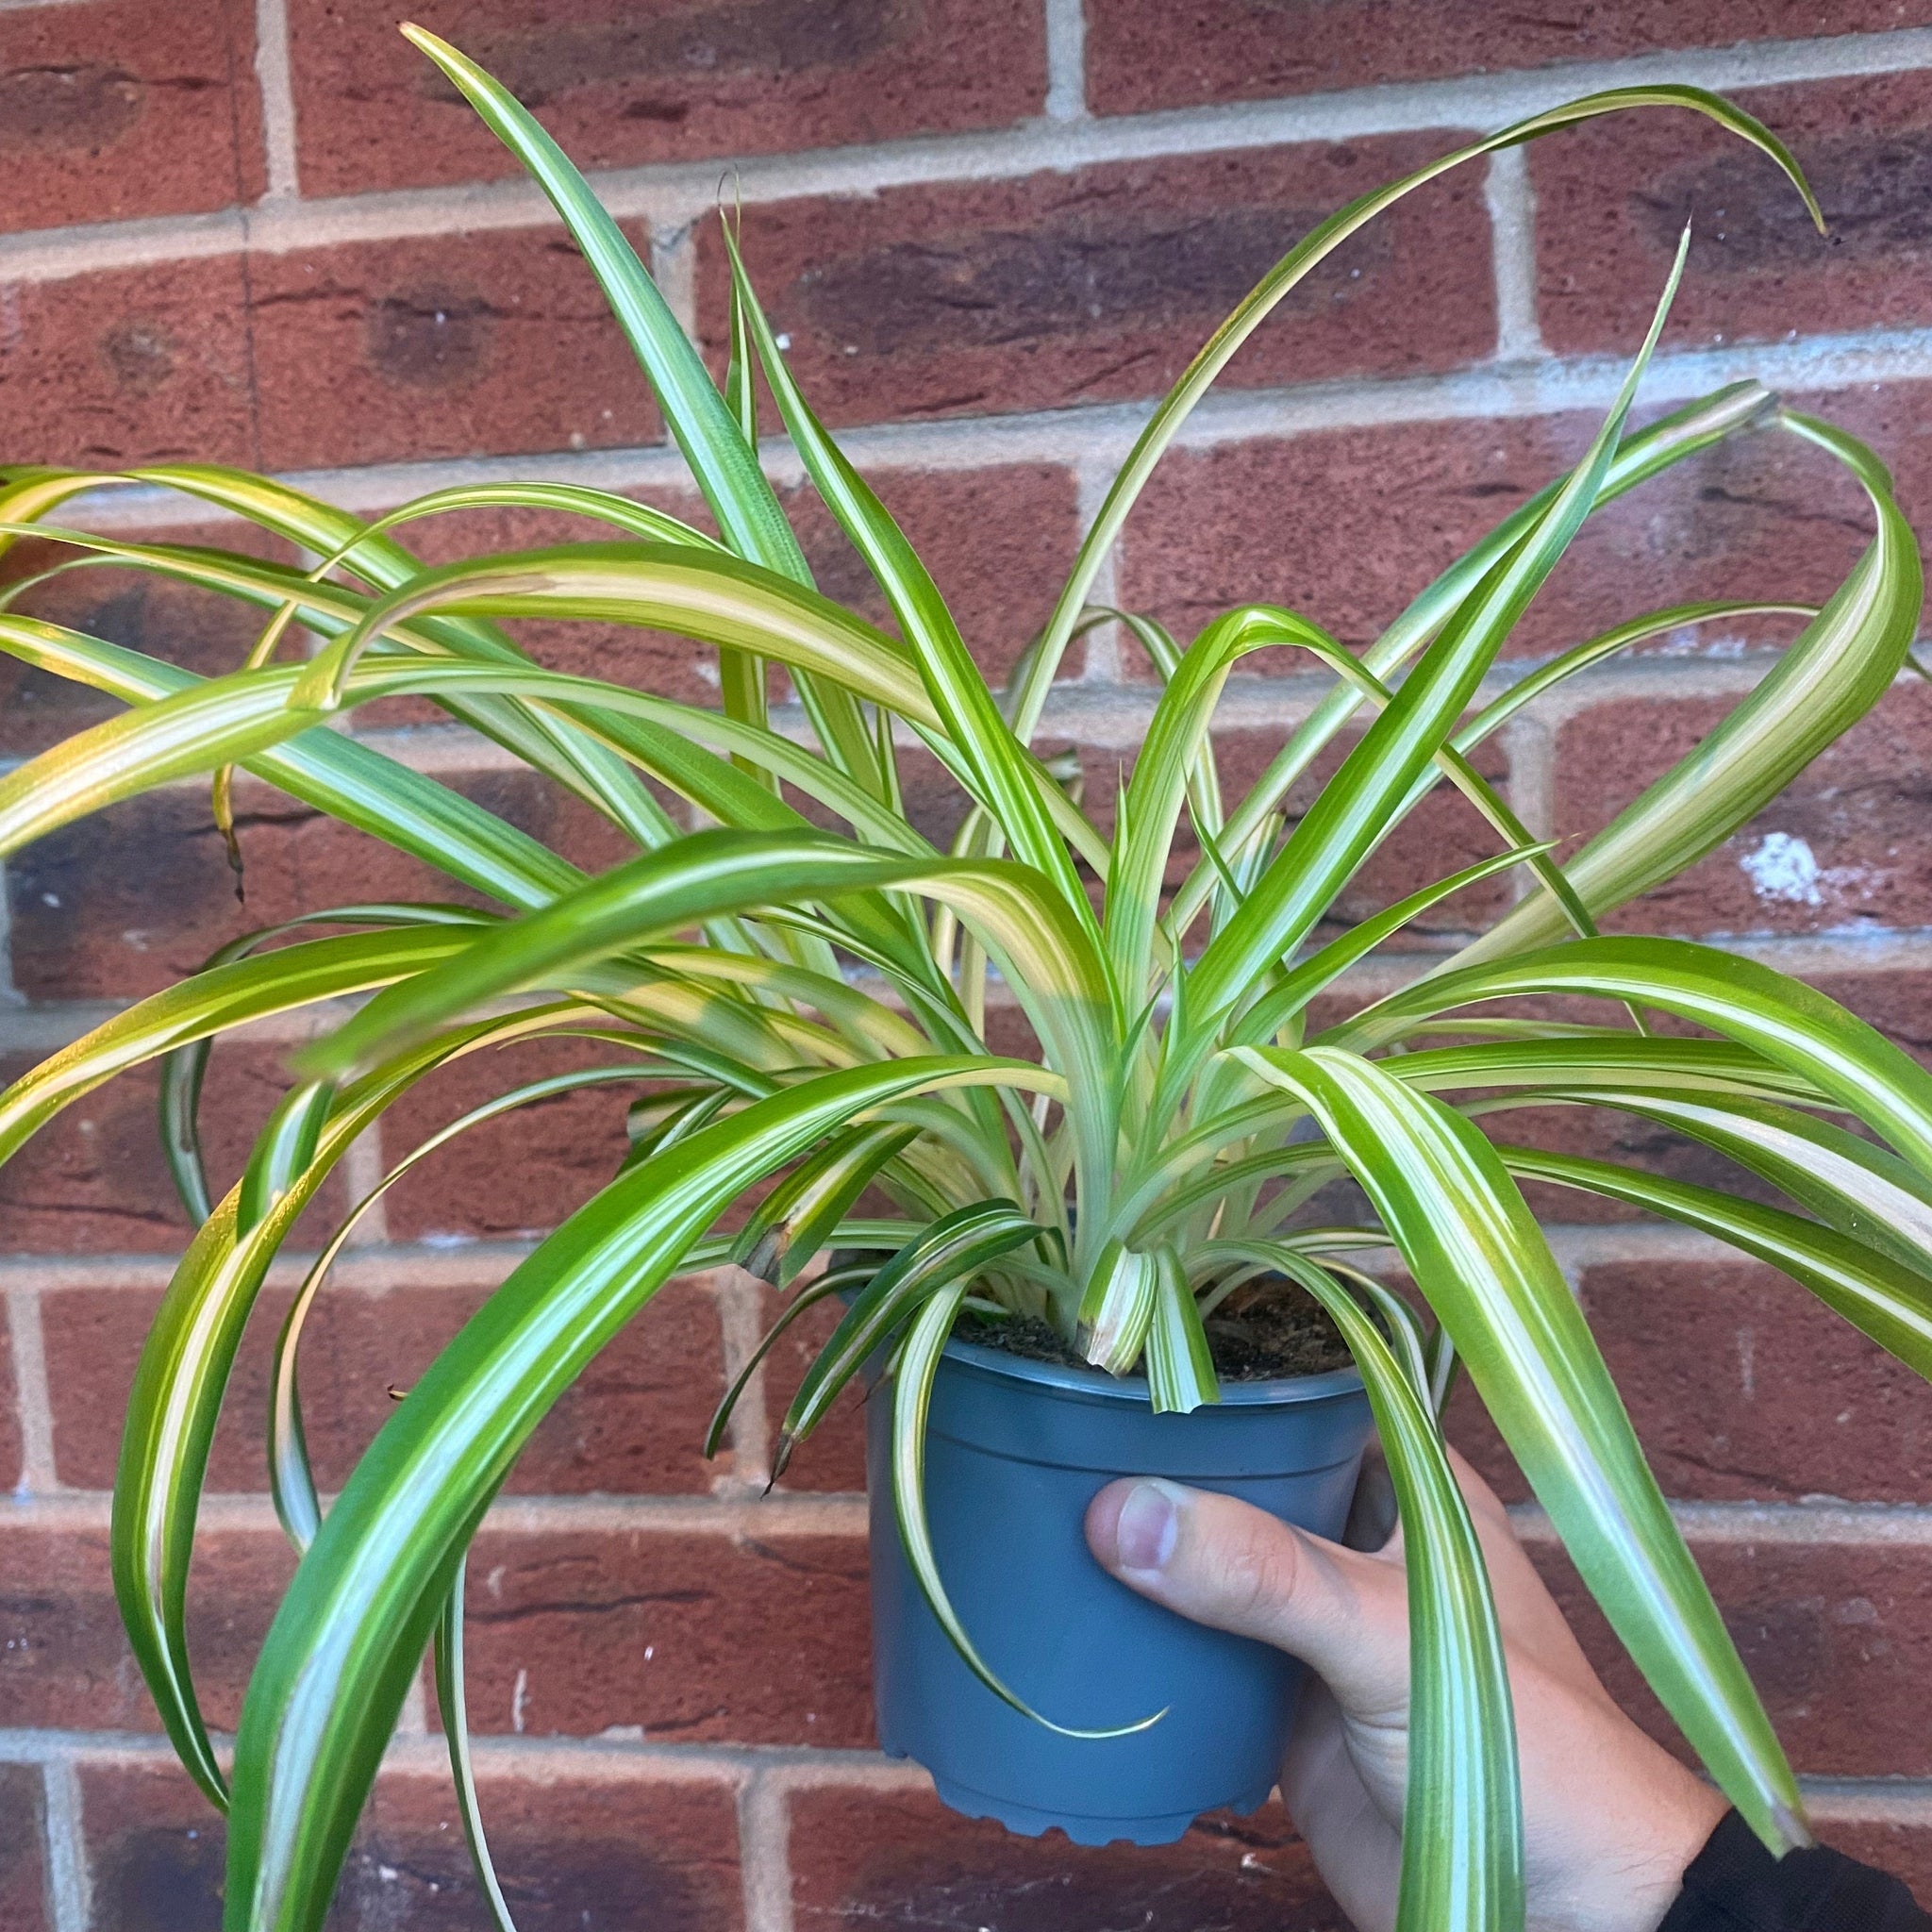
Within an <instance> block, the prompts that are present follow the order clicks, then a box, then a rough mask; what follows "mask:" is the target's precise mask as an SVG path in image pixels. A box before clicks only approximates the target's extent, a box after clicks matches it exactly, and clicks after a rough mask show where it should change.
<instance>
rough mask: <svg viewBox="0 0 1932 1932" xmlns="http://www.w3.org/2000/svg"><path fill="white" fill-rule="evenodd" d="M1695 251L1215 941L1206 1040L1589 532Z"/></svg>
mask: <svg viewBox="0 0 1932 1932" xmlns="http://www.w3.org/2000/svg"><path fill="white" fill-rule="evenodd" d="M1689 243H1690V232H1689V230H1688V229H1687V230H1686V231H1685V234H1684V238H1683V240H1682V241H1681V242H1679V244H1678V249H1677V258H1676V260H1675V262H1674V263H1673V265H1672V269H1671V275H1670V279H1669V282H1668V283H1667V285H1666V286H1665V289H1664V292H1663V295H1662V298H1661V299H1660V301H1659V302H1658V304H1657V312H1656V314H1655V316H1654V317H1653V318H1652V322H1651V326H1650V333H1649V334H1648V335H1647V336H1646V337H1645V339H1644V342H1643V346H1642V348H1641V350H1640V352H1639V354H1638V357H1637V359H1636V361H1635V363H1634V364H1633V365H1632V367H1631V370H1630V373H1629V375H1627V376H1626V377H1625V378H1624V386H1623V388H1622V389H1621V390H1620V391H1618V393H1617V397H1616V400H1615V402H1614V403H1613V404H1612V405H1611V407H1610V410H1609V413H1608V415H1607V416H1606V418H1605V419H1604V422H1603V425H1602V426H1601V427H1600V428H1599V430H1598V431H1597V435H1596V439H1595V441H1593V442H1592V443H1591V449H1590V453H1589V455H1588V456H1587V457H1586V458H1584V460H1583V461H1582V462H1581V463H1580V464H1578V465H1577V467H1576V469H1575V471H1574V473H1573V474H1572V475H1571V476H1570V477H1569V479H1568V480H1567V481H1566V482H1565V483H1564V485H1563V486H1562V488H1561V489H1559V490H1558V491H1557V494H1556V495H1555V496H1554V497H1553V498H1552V499H1551V502H1550V507H1549V508H1548V509H1547V510H1546V511H1545V512H1544V513H1543V514H1542V516H1541V517H1540V518H1539V519H1538V520H1537V522H1536V523H1535V524H1534V525H1531V526H1530V528H1529V530H1528V531H1526V532H1525V534H1524V538H1523V541H1522V542H1521V544H1520V545H1519V546H1518V547H1517V548H1516V549H1515V550H1514V551H1512V552H1509V553H1507V554H1506V555H1505V556H1504V557H1502V558H1499V559H1498V560H1497V562H1496V564H1495V565H1494V567H1493V568H1492V569H1491V572H1490V574H1489V575H1487V576H1486V577H1485V578H1484V580H1483V582H1482V584H1481V585H1480V586H1479V587H1478V589H1477V591H1475V592H1474V593H1473V594H1472V596H1471V598H1470V599H1469V601H1468V602H1467V603H1466V604H1464V605H1463V606H1462V607H1461V608H1459V609H1458V610H1457V614H1456V616H1455V617H1454V618H1452V619H1451V621H1450V623H1449V624H1448V625H1447V626H1446V627H1445V628H1444V630H1443V632H1442V634H1441V636H1440V637H1439V638H1438V639H1437V640H1436V641H1435V642H1434V643H1433V644H1432V645H1431V646H1430V647H1429V648H1428V649H1427V650H1426V651H1425V652H1424V654H1423V657H1422V659H1421V661H1420V662H1419V663H1418V664H1417V665H1416V667H1415V669H1414V670H1413V671H1412V672H1411V673H1410V674H1409V675H1408V677H1407V679H1406V680H1405V681H1404V682H1403V685H1402V687H1401V689H1400V691H1397V693H1396V695H1395V697H1394V698H1393V699H1392V701H1391V703H1390V704H1389V705H1388V706H1387V707H1386V708H1384V709H1383V710H1382V711H1381V713H1380V714H1379V715H1378V716H1377V717H1376V719H1375V721H1374V724H1371V725H1370V726H1369V728H1368V730H1367V731H1366V732H1365V733H1364V734H1363V735H1362V738H1361V740H1360V741H1359V742H1358V743H1357V745H1356V746H1355V748H1354V749H1353V750H1352V751H1351V752H1350V753H1349V755H1348V757H1347V758H1345V759H1344V760H1343V761H1342V766H1341V770H1340V771H1339V772H1338V773H1337V774H1335V776H1334V778H1333V779H1331V780H1330V782H1329V783H1328V784H1326V785H1324V787H1323V788H1322V792H1321V795H1320V796H1319V797H1318V798H1317V799H1316V801H1315V803H1314V804H1313V805H1312V806H1311V807H1310V808H1309V809H1308V811H1307V814H1306V816H1305V817H1304V818H1303V819H1302V820H1301V822H1300V823H1299V824H1297V825H1296V827H1295V829H1294V831H1293V832H1292V834H1291V836H1290V838H1289V840H1288V842H1287V844H1286V845H1285V846H1284V847H1283V848H1282V851H1281V853H1280V856H1279V857H1278V858H1276V859H1275V860H1274V863H1273V865H1271V866H1270V867H1269V869H1268V871H1267V872H1266V873H1265V874H1263V875H1262V878H1261V880H1260V882H1259V884H1257V887H1256V888H1255V890H1254V891H1253V892H1251V893H1250V894H1249V895H1248V899H1247V901H1246V903H1245V904H1244V905H1243V906H1242V907H1241V909H1240V910H1239V911H1238V912H1237V913H1236V914H1235V915H1234V917H1233V918H1232V919H1231V920H1229V921H1228V923H1227V924H1226V926H1225V927H1224V929H1223V930H1222V931H1221V933H1219V934H1218V935H1217V936H1216V937H1215V938H1214V939H1213V940H1212V941H1209V943H1208V950H1207V951H1206V952H1205V953H1204V954H1203V955H1202V956H1201V961H1200V964H1199V965H1198V966H1197V967H1196V968H1195V969H1194V973H1193V974H1192V978H1191V986H1190V989H1189V995H1190V1000H1191V1004H1192V1007H1193V1014H1192V1019H1191V1034H1192V1038H1193V1039H1194V1040H1195V1041H1197V1042H1198V1041H1205V1040H1206V1038H1207V1036H1208V1033H1209V1031H1210V1030H1211V1029H1212V1028H1213V1027H1214V1026H1216V1025H1218V1024H1220V1022H1221V1020H1222V1018H1223V1016H1224V1015H1225V1014H1226V1013H1227V1012H1228V1010H1229V1009H1230V1008H1232V1007H1233V1006H1234V1004H1235V1002H1236V1001H1237V999H1238V998H1240V996H1241V994H1242V992H1243V991H1245V990H1246V989H1247V988H1249V987H1250V986H1252V985H1253V984H1254V983H1255V979H1256V976H1257V974H1259V973H1261V972H1262V971H1263V970H1264V969H1265V968H1266V967H1268V966H1269V965H1270V964H1271V963H1272V962H1273V961H1274V960H1275V959H1276V958H1280V957H1281V956H1282V954H1284V953H1287V952H1291V951H1292V950H1293V949H1294V948H1295V947H1296V946H1298V945H1299V944H1300V943H1301V941H1302V940H1303V939H1304V938H1305V937H1306V936H1307V933H1308V932H1309V931H1310V930H1311V929H1312V928H1313V926H1314V924H1315V923H1316V921H1317V920H1318V919H1320V917H1321V916H1322V914H1323V913H1324V912H1325V911H1326V910H1327V908H1328V907H1329V905H1330V904H1331V903H1332V901H1333V899H1334V897H1335V894H1336V892H1337V891H1340V889H1341V886H1342V885H1343V884H1344V883H1345V882H1346V880H1347V879H1348V878H1349V877H1350V876H1351V875H1352V874H1354V872H1355V870H1356V868H1357V866H1359V865H1360V863H1361V862H1362V860H1363V859H1364V858H1367V857H1368V855H1369V854H1370V853H1371V852H1372V851H1373V850H1374V847H1375V845H1376V843H1377V842H1378V841H1380V840H1381V839H1382V838H1384V837H1385V836H1386V835H1387V833H1388V831H1389V829H1390V827H1391V824H1392V823H1393V818H1392V813H1393V809H1394V808H1396V807H1397V806H1398V805H1399V804H1400V802H1401V800H1402V799H1403V797H1404V796H1405V794H1407V792H1408V791H1409V789H1410V787H1411V786H1412V785H1413V784H1414V783H1415V781H1416V779H1417V778H1418V777H1419V776H1420V775H1421V774H1422V773H1423V772H1424V770H1425V769H1426V768H1427V766H1428V765H1429V764H1430V762H1431V761H1432V760H1433V759H1434V758H1435V756H1436V754H1437V753H1438V752H1439V751H1440V750H1441V748H1442V747H1443V745H1444V744H1446V743H1447V741H1448V740H1449V738H1450V735H1451V733H1452V732H1453V731H1454V729H1455V727H1456V724H1457V720H1458V719H1459V718H1460V717H1461V715H1462V713H1463V712H1464V711H1465V710H1466V709H1467V708H1468V706H1469V704H1470V702H1471V700H1472V699H1473V698H1474V696H1475V693H1476V691H1477V688H1478V687H1479V686H1480V684H1481V682H1482V679H1483V676H1484V675H1485V674H1486V673H1487V672H1488V670H1489V667H1490V665H1491V663H1492V662H1493V661H1494V659H1495V656H1496V653H1497V652H1498V651H1499V650H1500V649H1501V648H1502V644H1503V641H1504V639H1505V638H1506V637H1507V635H1508V633H1509V630H1510V628H1511V626H1512V625H1514V624H1515V622H1516V620H1517V619H1518V618H1519V617H1520V616H1521V615H1522V613H1523V612H1524V609H1526V608H1528V605H1529V602H1530V599H1531V598H1532V597H1533V596H1534V595H1535V594H1536V591H1537V590H1538V589H1539V588H1540V587H1541V584H1542V583H1543V581H1544V579H1545V578H1547V577H1548V575H1549V574H1550V572H1551V571H1553V570H1554V569H1555V568H1556V566H1557V562H1558V561H1559V560H1560V558H1562V556H1563V553H1564V552H1565V550H1567V549H1568V547H1569V545H1570V541H1571V539H1572V538H1574V536H1575V534H1576V532H1577V530H1578V529H1580V528H1581V527H1582V524H1583V520H1584V518H1585V517H1586V516H1587V515H1588V514H1589V511H1590V508H1591V505H1592V504H1593V503H1594V502H1595V501H1596V496H1597V492H1598V491H1599V489H1600V488H1601V487H1602V484H1603V480H1604V477H1605V475H1606V474H1607V471H1608V469H1609V466H1610V461H1611V458H1613V457H1614V456H1615V454H1616V448H1617V441H1618V439H1619V437H1620V436H1621V435H1622V433H1623V427H1624V419H1625V418H1626V417H1627V416H1628V414H1629V411H1630V406H1631V404H1632V403H1633V402H1634V401H1635V400H1636V396H1637V386H1638V383H1639V380H1640V379H1641V376H1642V374H1643V371H1644V369H1645V367H1646V366H1647V364H1648V362H1649V359H1650V356H1651V353H1652V352H1653V350H1654V349H1655V348H1656V346H1657V338H1658V336H1659V335H1660V334H1661V332H1662V329H1663V325H1664V317H1665V315H1666V314H1667V313H1668V311H1669V308H1670V303H1671V298H1672V296H1673V295H1674V293H1675V292H1676V287H1677V282H1678V278H1679V277H1680V276H1681V275H1682V274H1683V268H1684V255H1685V250H1686V248H1687V247H1688V246H1689ZM1200 1050H1201V1048H1200V1047H1199V1046H1197V1047H1196V1051H1200Z"/></svg>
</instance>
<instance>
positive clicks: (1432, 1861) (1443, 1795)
mask: <svg viewBox="0 0 1932 1932" xmlns="http://www.w3.org/2000/svg"><path fill="white" fill-rule="evenodd" d="M1222 1245H1223V1246H1224V1248H1225V1249H1226V1250H1227V1251H1228V1252H1230V1253H1241V1252H1244V1253H1246V1254H1247V1255H1248V1256H1250V1257H1252V1258H1253V1259H1255V1260H1257V1261H1259V1262H1261V1263H1263V1264H1264V1265H1266V1266H1267V1267H1270V1268H1273V1269H1275V1270H1277V1271H1278V1272H1279V1273H1281V1274H1286V1275H1288V1276H1289V1277H1290V1278H1291V1280H1294V1281H1297V1282H1299V1283H1300V1284H1301V1285H1302V1287H1304V1288H1306V1289H1307V1291H1308V1292H1309V1293H1310V1294H1312V1295H1313V1296H1314V1297H1315V1298H1316V1300H1317V1301H1319V1302H1320V1303H1321V1304H1322V1306H1323V1307H1324V1308H1326V1309H1327V1311H1328V1313H1329V1314H1330V1316H1331V1317H1333V1319H1334V1321H1335V1324H1336V1326H1337V1327H1339V1328H1340V1329H1341V1337H1342V1340H1343V1341H1346V1342H1347V1343H1348V1347H1349V1353H1350V1354H1351V1355H1353V1356H1354V1357H1355V1362H1356V1367H1357V1369H1359V1370H1360V1371H1361V1377H1362V1385H1363V1387H1364V1388H1365V1389H1366V1390H1367V1391H1368V1396H1369V1407H1370V1408H1371V1409H1372V1410H1373V1411H1374V1418H1375V1432H1376V1434H1377V1436H1378V1437H1379V1438H1380V1439H1381V1443H1382V1452H1383V1455H1384V1457H1385V1458H1386V1460H1387V1463H1388V1467H1389V1475H1390V1480H1391V1483H1392V1484H1393V1486H1394V1490H1395V1506H1396V1510H1397V1513H1398V1514H1399V1516H1400V1518H1401V1522H1402V1533H1403V1535H1402V1544H1403V1564H1404V1568H1405V1569H1406V1570H1407V1575H1408V1657H1409V1720H1408V1774H1407V1783H1406V1786H1405V1789H1404V1793H1403V1807H1402V1881H1401V1889H1400V1891H1399V1894H1398V1898H1397V1904H1396V1915H1395V1923H1396V1927H1397V1932H1514V1928H1518V1927H1521V1925H1522V1924H1523V1911H1524V1880H1523V1796H1522V1790H1521V1788H1520V1781H1519V1779H1518V1776H1517V1767H1516V1722H1515V1714H1514V1711H1513V1708H1512V1707H1511V1703H1510V1697H1509V1672H1508V1667H1507V1660H1506V1658H1505V1657H1504V1652H1503V1635H1502V1630H1501V1628H1500V1626H1499V1625H1498V1624H1497V1621H1496V1607H1495V1603H1494V1600H1493V1599H1492V1598H1491V1594H1490V1576H1489V1569H1488V1566H1487V1565H1486V1564H1485V1563H1484V1561H1483V1553H1482V1544H1481V1542H1480V1541H1478V1540H1477V1537H1476V1533H1475V1525H1474V1524H1473V1523H1472V1522H1471V1521H1470V1517H1469V1506H1468V1504H1467V1503H1465V1502H1464V1501H1463V1498H1462V1491H1461V1488H1460V1487H1459V1485H1458V1484H1457V1480H1456V1475H1455V1472H1454V1471H1452V1470H1451V1469H1450V1467H1449V1458H1448V1457H1447V1456H1446V1455H1444V1453H1443V1450H1442V1440H1441V1435H1440V1433H1439V1432H1438V1430H1437V1428H1436V1422H1435V1417H1434V1416H1433V1414H1432V1413H1431V1412H1430V1411H1429V1409H1428V1408H1427V1407H1425V1406H1424V1397H1423V1396H1422V1395H1421V1394H1420V1393H1419V1391H1417V1390H1416V1389H1415V1388H1414V1387H1413V1385H1412V1384H1411V1383H1410V1381H1409V1379H1408V1377H1407V1375H1406V1374H1404V1372H1403V1369H1402V1366H1401V1364H1400V1363H1399V1362H1398V1361H1397V1360H1396V1358H1395V1357H1394V1355H1393V1354H1392V1353H1391V1349H1390V1346H1389V1344H1388V1342H1386V1341H1384V1340H1383V1338H1382V1337H1381V1335H1380V1334H1379V1333H1378V1332H1377V1331H1376V1328H1375V1324H1374V1323H1373V1322H1371V1321H1370V1320H1369V1318H1368V1317H1367V1316H1366V1315H1365V1314H1364V1313H1363V1312H1362V1310H1361V1309H1360V1308H1359V1307H1357V1306H1356V1303H1355V1299H1354V1297H1353V1296H1352V1295H1350V1294H1349V1293H1348V1292H1347V1291H1346V1290H1345V1289H1343V1288H1341V1286H1340V1285H1339V1284H1338V1283H1337V1282H1336V1281H1335V1279H1334V1277H1333V1276H1332V1275H1331V1274H1328V1272H1327V1271H1326V1270H1325V1269H1324V1268H1321V1267H1318V1266H1316V1265H1315V1264H1314V1263H1313V1262H1311V1261H1309V1260H1308V1259H1307V1257H1306V1256H1304V1255H1301V1254H1299V1253H1297V1252H1295V1251H1294V1250H1292V1249H1291V1248H1286V1247H1283V1246H1282V1245H1281V1244H1280V1243H1279V1242H1275V1241H1251V1242H1241V1241H1229V1242H1226V1243H1224V1244H1222Z"/></svg>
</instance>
